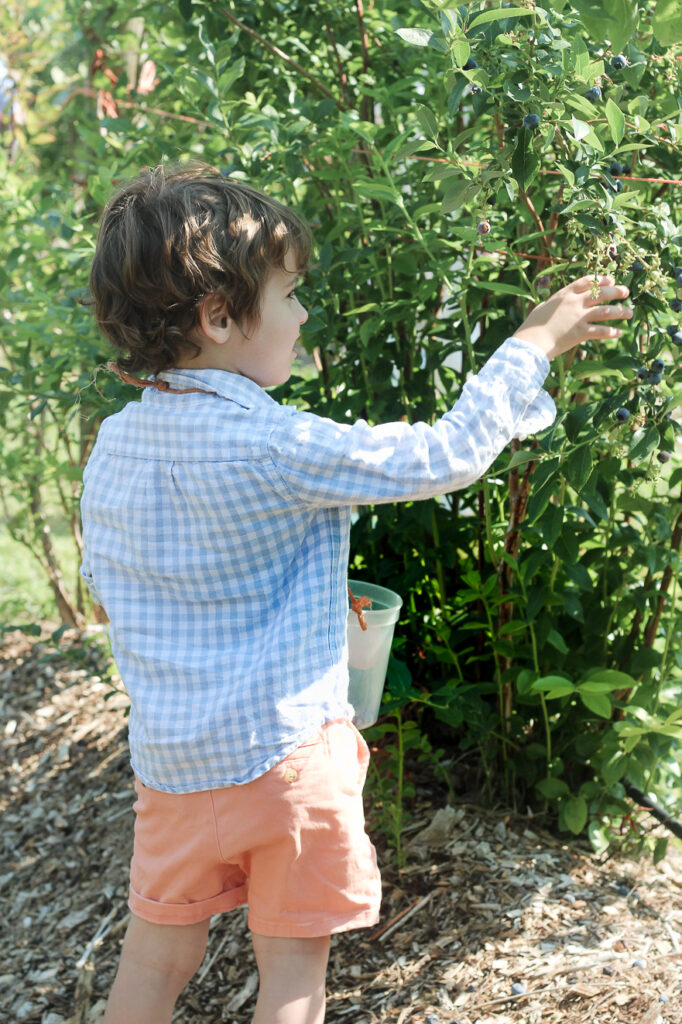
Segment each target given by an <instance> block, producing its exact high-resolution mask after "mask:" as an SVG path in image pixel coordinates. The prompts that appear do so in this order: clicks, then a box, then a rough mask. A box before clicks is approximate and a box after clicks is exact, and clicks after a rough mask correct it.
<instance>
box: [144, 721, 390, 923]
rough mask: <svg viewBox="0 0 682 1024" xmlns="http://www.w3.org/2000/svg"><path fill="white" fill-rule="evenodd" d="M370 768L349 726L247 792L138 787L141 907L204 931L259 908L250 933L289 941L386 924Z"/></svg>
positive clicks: (323, 734) (326, 735) (308, 745)
mask: <svg viewBox="0 0 682 1024" xmlns="http://www.w3.org/2000/svg"><path fill="white" fill-rule="evenodd" d="M368 763H369V751H368V749H367V744H366V743H365V741H364V739H363V738H362V736H361V735H360V733H359V732H358V730H357V729H356V728H355V726H354V725H353V724H352V723H351V722H349V721H346V720H344V719H341V720H339V721H336V722H327V723H326V724H325V725H323V726H322V727H321V728H320V729H318V731H317V732H316V733H315V735H314V736H312V737H310V739H309V740H307V741H306V742H305V743H304V744H302V746H300V747H298V748H297V749H296V750H294V751H293V753H291V754H289V755H288V756H287V757H285V758H284V760H283V761H280V762H279V764H277V765H275V767H274V768H271V769H270V770H269V771H268V772H266V773H265V775H262V776H260V778H258V779H254V781H253V782H248V783H246V784H245V785H241V786H228V787H226V788H223V789H212V790H206V791H204V792H198V793H161V792H159V791H158V790H155V789H150V788H149V787H147V786H145V785H143V783H141V782H140V781H139V779H136V782H135V788H136V791H137V800H136V802H135V807H134V809H135V812H136V819H135V844H134V851H133V859H132V863H131V866H130V899H129V906H130V909H131V910H132V912H133V913H134V914H136V915H137V916H138V917H141V918H144V920H146V921H152V922H154V923H155V924H195V923H196V922H198V921H203V920H204V919H205V918H207V917H210V916H211V915H212V914H219V913H222V912H223V911H226V910H233V909H234V908H235V907H238V906H240V905H241V904H244V903H248V906H249V920H248V924H249V928H250V929H251V931H253V932H255V933H256V934H259V935H273V936H284V937H289V938H301V937H303V938H306V937H316V936H321V935H330V934H332V933H333V932H343V931H347V930H348V929H351V928H363V927H367V926H368V925H372V924H375V923H376V921H377V920H378V917H379V907H380V903H381V879H380V875H379V870H378V868H377V860H376V852H375V850H374V847H373V846H372V844H371V842H370V840H369V836H368V835H367V833H366V832H365V819H364V810H363V805H362V787H363V785H364V782H365V776H366V774H367V766H368Z"/></svg>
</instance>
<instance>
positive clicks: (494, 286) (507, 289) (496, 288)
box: [469, 281, 533, 299]
mask: <svg viewBox="0 0 682 1024" xmlns="http://www.w3.org/2000/svg"><path fill="white" fill-rule="evenodd" d="M469 287H470V288H482V289H483V291H486V292H495V293H496V294H497V295H522V296H523V298H524V299H532V298H533V296H532V295H531V293H530V292H529V291H528V289H527V288H519V286H518V285H516V284H507V282H506V281H469Z"/></svg>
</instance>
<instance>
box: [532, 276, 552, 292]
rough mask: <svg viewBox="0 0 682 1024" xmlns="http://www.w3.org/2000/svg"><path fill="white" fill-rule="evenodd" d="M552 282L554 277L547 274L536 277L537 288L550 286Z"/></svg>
mask: <svg viewBox="0 0 682 1024" xmlns="http://www.w3.org/2000/svg"><path fill="white" fill-rule="evenodd" d="M551 284H552V279H551V278H550V277H549V276H548V275H547V274H540V276H539V277H537V278H536V279H535V287H536V288H540V289H545V288H549V287H550V285H551Z"/></svg>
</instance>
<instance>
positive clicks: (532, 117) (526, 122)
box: [523, 114, 540, 132]
mask: <svg viewBox="0 0 682 1024" xmlns="http://www.w3.org/2000/svg"><path fill="white" fill-rule="evenodd" d="M539 124H540V118H539V117H538V115H537V114H526V116H525V117H524V119H523V126H524V128H527V129H528V130H529V131H531V132H532V131H533V130H534V129H535V128H537V127H538V125H539Z"/></svg>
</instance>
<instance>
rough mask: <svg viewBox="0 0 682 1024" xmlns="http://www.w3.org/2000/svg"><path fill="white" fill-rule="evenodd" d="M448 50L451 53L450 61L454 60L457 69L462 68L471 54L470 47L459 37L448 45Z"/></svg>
mask: <svg viewBox="0 0 682 1024" xmlns="http://www.w3.org/2000/svg"><path fill="white" fill-rule="evenodd" d="M450 49H451V51H452V59H453V60H454V62H455V64H456V65H457V67H458V68H461V67H463V66H464V65H465V64H466V62H467V60H468V58H469V54H470V53H471V47H470V46H469V43H468V41H467V40H466V39H464V38H463V37H462V36H460V37H459V38H458V39H454V40H453V41H452V43H451V44H450Z"/></svg>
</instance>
